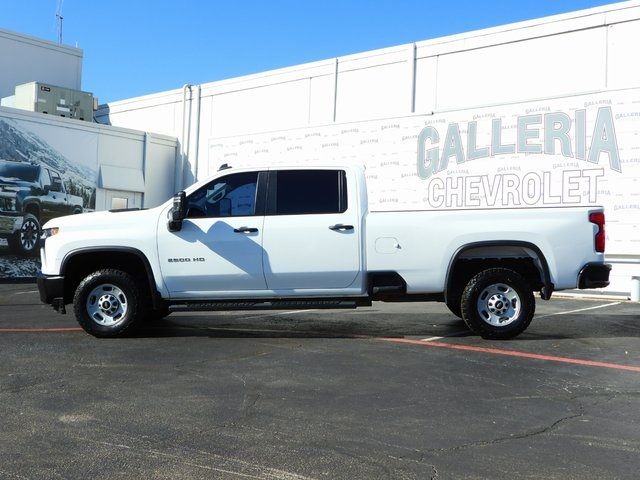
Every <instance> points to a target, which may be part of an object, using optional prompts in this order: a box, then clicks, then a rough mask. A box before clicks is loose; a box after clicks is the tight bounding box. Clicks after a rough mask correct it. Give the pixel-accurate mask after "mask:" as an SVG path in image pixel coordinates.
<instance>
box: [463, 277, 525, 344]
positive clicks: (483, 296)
mask: <svg viewBox="0 0 640 480" xmlns="http://www.w3.org/2000/svg"><path fill="white" fill-rule="evenodd" d="M460 304H461V307H462V319H463V320H464V322H465V323H466V324H467V326H468V327H469V328H470V329H471V331H473V332H474V333H476V334H478V335H480V336H482V337H483V338H488V339H498V340H504V339H508V338H513V337H515V336H517V335H519V334H520V333H522V332H523V331H524V330H525V329H526V328H527V327H528V326H529V324H530V323H531V320H532V319H533V314H534V313H535V306H536V303H535V299H534V297H533V291H532V290H531V287H530V286H529V285H528V283H527V281H526V280H525V279H524V278H523V277H522V275H520V274H519V273H517V272H515V271H513V270H510V269H507V268H491V269H488V270H483V271H482V272H480V273H478V274H477V275H475V276H474V277H473V278H472V279H471V280H469V283H467V286H466V287H465V289H464V291H463V293H462V299H461V303H460Z"/></svg>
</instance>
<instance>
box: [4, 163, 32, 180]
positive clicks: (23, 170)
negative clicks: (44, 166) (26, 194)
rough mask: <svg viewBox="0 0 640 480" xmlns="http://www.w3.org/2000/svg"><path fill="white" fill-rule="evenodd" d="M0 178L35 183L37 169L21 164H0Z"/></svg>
mask: <svg viewBox="0 0 640 480" xmlns="http://www.w3.org/2000/svg"><path fill="white" fill-rule="evenodd" d="M0 178H3V179H5V180H22V181H25V182H35V181H36V178H38V168H37V167H35V166H34V165H29V164H22V163H13V162H12V163H0Z"/></svg>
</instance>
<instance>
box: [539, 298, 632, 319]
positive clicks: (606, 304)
mask: <svg viewBox="0 0 640 480" xmlns="http://www.w3.org/2000/svg"><path fill="white" fill-rule="evenodd" d="M621 303H622V302H613V303H605V304H603V305H596V306H594V307H587V308H579V309H577V310H567V311H565V312H555V313H549V314H547V315H540V316H539V317H538V316H536V317H534V320H540V319H541V318H547V317H555V316H556V315H568V314H570V313H579V312H586V311H587V310H596V309H598V308H606V307H613V306H614V305H620V304H621Z"/></svg>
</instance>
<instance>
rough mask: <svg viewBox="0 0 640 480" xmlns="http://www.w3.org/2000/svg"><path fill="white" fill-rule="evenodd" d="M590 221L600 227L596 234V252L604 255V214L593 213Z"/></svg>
mask: <svg viewBox="0 0 640 480" xmlns="http://www.w3.org/2000/svg"><path fill="white" fill-rule="evenodd" d="M589 221H590V222H591V223H595V224H596V225H597V226H598V233H596V237H595V241H596V252H600V253H604V236H605V235H604V213H603V212H592V213H590V214H589Z"/></svg>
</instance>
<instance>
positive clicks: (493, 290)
mask: <svg viewBox="0 0 640 480" xmlns="http://www.w3.org/2000/svg"><path fill="white" fill-rule="evenodd" d="M477 308H478V314H479V315H480V318H481V319H482V320H483V321H484V322H486V323H488V324H489V325H491V326H494V327H504V326H506V325H509V324H511V323H513V322H514V321H515V320H516V319H517V318H518V316H519V315H520V310H521V302H520V296H519V295H518V293H517V292H516V291H515V290H514V289H513V288H512V287H510V286H509V285H507V284H505V283H495V284H493V285H489V286H488V287H486V288H485V289H484V290H482V292H480V295H479V296H478V302H477Z"/></svg>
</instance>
